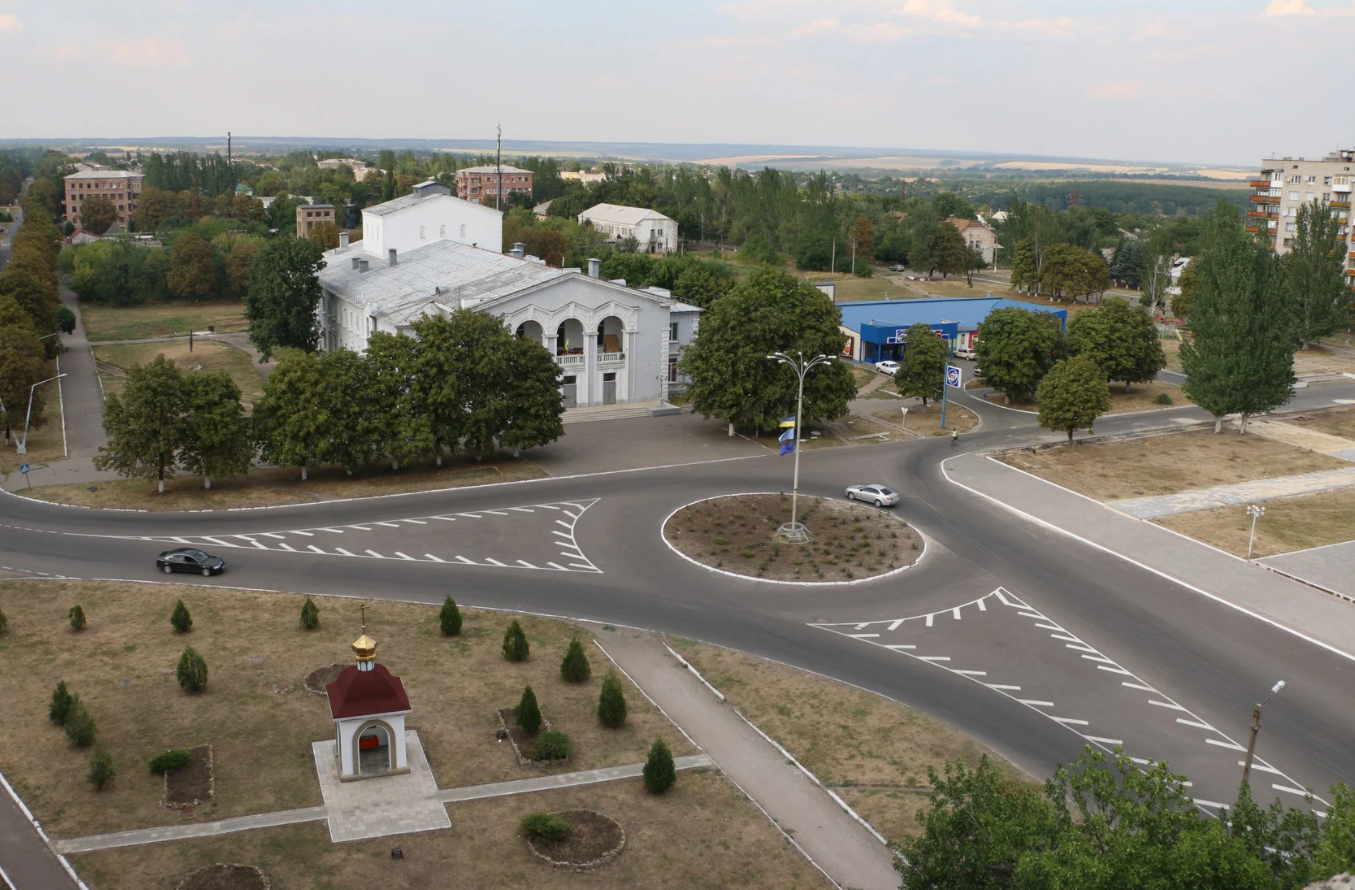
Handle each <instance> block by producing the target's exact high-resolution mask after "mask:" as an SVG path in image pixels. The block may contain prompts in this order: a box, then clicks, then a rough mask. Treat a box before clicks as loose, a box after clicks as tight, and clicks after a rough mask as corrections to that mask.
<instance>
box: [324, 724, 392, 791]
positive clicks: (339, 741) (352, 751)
mask: <svg viewBox="0 0 1355 890" xmlns="http://www.w3.org/2000/svg"><path fill="white" fill-rule="evenodd" d="M407 714H409V711H396V712H392V713H389V714H366V715H364V716H362V717H345V718H340V719H338V720H335V721H334V753H335V755H336V760H337V761H338V764H339V778H340V779H342V780H344V781H348V780H351V779H360V778H362V770H361V767H360V764H359V762H358V760H359V758H358V750H359V749H358V746H359V744H360V743H361V740H362V737H363V736H374V737H376V738H377V739H378V741H379V744H380V745H381V746H383V747H385V748H386V750H387V751H388V752H389V756H390V766H389V767H388V768H387V769H386V771H385V774H386V775H391V774H392V773H396V774H398V773H407V772H409V755H408V753H407V752H406V749H405V716H406V715H407Z"/></svg>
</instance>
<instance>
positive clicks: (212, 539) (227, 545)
mask: <svg viewBox="0 0 1355 890" xmlns="http://www.w3.org/2000/svg"><path fill="white" fill-rule="evenodd" d="M279 537H280V536H279ZM202 539H203V540H204V541H211V542H212V543H213V544H220V545H221V546H222V547H234V546H235V545H234V544H227V543H226V542H225V541H222V540H219V539H217V538H212V537H209V536H207V535H203V536H202Z"/></svg>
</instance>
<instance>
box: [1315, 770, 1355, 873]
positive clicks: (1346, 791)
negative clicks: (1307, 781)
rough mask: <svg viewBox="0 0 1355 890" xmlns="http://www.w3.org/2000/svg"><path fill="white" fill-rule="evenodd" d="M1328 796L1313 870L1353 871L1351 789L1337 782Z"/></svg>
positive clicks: (1354, 848) (1354, 792) (1353, 801)
mask: <svg viewBox="0 0 1355 890" xmlns="http://www.w3.org/2000/svg"><path fill="white" fill-rule="evenodd" d="M1331 798H1332V799H1331V806H1329V807H1327V819H1326V821H1325V822H1324V823H1323V825H1322V836H1321V837H1320V838H1319V839H1318V843H1317V849H1316V851H1315V859H1316V865H1317V871H1318V874H1321V875H1334V874H1336V873H1338V872H1343V871H1349V872H1355V789H1352V788H1350V786H1348V785H1346V784H1345V783H1341V784H1339V785H1336V786H1335V787H1333V788H1332V789H1331Z"/></svg>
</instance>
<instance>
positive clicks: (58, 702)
mask: <svg viewBox="0 0 1355 890" xmlns="http://www.w3.org/2000/svg"><path fill="white" fill-rule="evenodd" d="M72 701H74V696H72V695H71V691H70V690H69V689H68V688H66V681H65V680H62V681H61V682H59V683H57V684H56V688H55V689H53V690H52V703H51V704H50V705H48V706H47V719H48V720H50V721H52V722H53V723H55V724H56V725H57V726H65V725H66V718H67V717H68V716H70V713H71V702H72Z"/></svg>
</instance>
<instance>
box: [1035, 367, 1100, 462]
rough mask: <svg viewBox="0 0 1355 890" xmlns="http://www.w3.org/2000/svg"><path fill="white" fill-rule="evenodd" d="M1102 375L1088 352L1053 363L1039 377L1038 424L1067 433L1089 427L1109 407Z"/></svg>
mask: <svg viewBox="0 0 1355 890" xmlns="http://www.w3.org/2000/svg"><path fill="white" fill-rule="evenodd" d="M1106 389H1107V387H1106V375H1105V373H1104V372H1102V370H1101V369H1100V368H1099V367H1098V366H1097V364H1096V362H1094V361H1092V359H1091V357H1090V356H1086V355H1075V356H1073V357H1072V358H1069V359H1064V360H1063V361H1061V362H1059V363H1058V364H1056V365H1054V367H1053V368H1051V369H1050V370H1049V373H1048V374H1046V375H1045V376H1044V379H1043V380H1041V381H1040V387H1039V389H1038V391H1037V395H1036V398H1037V399H1038V400H1039V402H1040V426H1042V427H1044V428H1045V429H1047V430H1057V431H1059V432H1064V433H1067V434H1068V442H1069V443H1070V444H1071V443H1072V441H1073V433H1074V432H1076V431H1077V430H1083V429H1085V430H1090V429H1091V428H1092V424H1094V423H1095V422H1096V418H1098V417H1100V416H1101V415H1102V414H1105V413H1106V412H1107V411H1109V410H1110V395H1109V393H1107V392H1106Z"/></svg>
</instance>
